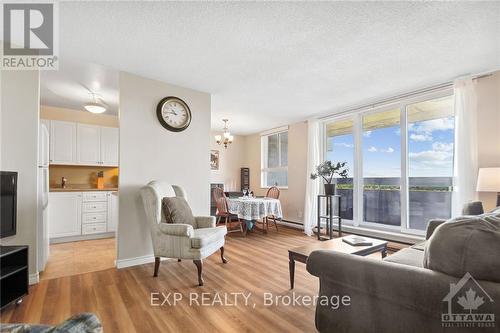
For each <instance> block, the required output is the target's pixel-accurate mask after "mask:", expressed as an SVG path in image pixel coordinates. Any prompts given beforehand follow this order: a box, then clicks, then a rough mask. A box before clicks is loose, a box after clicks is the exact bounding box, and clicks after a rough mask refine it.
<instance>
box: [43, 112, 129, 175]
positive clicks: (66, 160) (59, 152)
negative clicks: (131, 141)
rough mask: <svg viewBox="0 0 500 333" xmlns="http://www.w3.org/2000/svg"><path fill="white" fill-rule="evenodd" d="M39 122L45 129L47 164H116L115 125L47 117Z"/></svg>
mask: <svg viewBox="0 0 500 333" xmlns="http://www.w3.org/2000/svg"><path fill="white" fill-rule="evenodd" d="M40 122H41V123H43V124H45V125H46V126H47V128H48V129H49V135H50V137H49V141H50V143H49V145H50V152H49V155H50V157H49V162H50V164H62V165H98V166H109V167H117V166H118V162H119V161H118V159H119V157H118V156H119V155H118V154H119V153H118V151H119V140H120V139H119V130H118V128H115V127H104V126H96V125H89V124H82V123H74V122H68V121H59V120H47V119H40Z"/></svg>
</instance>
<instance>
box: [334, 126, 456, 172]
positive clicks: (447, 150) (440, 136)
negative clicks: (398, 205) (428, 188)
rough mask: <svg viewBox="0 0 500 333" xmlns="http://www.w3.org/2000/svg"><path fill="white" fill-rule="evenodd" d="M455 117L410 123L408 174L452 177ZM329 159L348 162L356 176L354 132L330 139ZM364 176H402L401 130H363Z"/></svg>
mask: <svg viewBox="0 0 500 333" xmlns="http://www.w3.org/2000/svg"><path fill="white" fill-rule="evenodd" d="M453 127H454V120H453V117H448V118H440V119H433V120H427V121H420V122H414V123H409V124H408V153H409V154H408V157H409V159H408V160H409V165H408V167H409V177H451V176H452V175H453V141H454V129H453ZM328 140H329V141H330V142H329V145H328V147H331V151H328V152H327V159H329V160H331V161H334V162H343V161H345V162H347V165H348V166H349V177H352V175H353V166H354V156H353V155H354V137H353V135H352V134H347V135H339V136H335V137H332V138H328ZM362 146H363V147H362V152H363V176H364V177H400V176H401V167H400V165H401V131H400V128H399V126H391V127H385V128H380V129H375V130H372V131H364V132H363V139H362Z"/></svg>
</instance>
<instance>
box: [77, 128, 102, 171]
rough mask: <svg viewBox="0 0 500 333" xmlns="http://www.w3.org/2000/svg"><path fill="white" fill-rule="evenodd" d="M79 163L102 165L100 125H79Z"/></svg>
mask: <svg viewBox="0 0 500 333" xmlns="http://www.w3.org/2000/svg"><path fill="white" fill-rule="evenodd" d="M77 134H78V135H77V140H76V142H77V151H78V154H77V155H78V164H81V165H102V160H101V128H100V127H99V126H94V125H87V124H78V125H77Z"/></svg>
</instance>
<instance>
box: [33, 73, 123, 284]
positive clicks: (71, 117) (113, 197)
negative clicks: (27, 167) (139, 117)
mask: <svg viewBox="0 0 500 333" xmlns="http://www.w3.org/2000/svg"><path fill="white" fill-rule="evenodd" d="M40 85H41V88H42V89H41V98H40V100H41V105H40V129H39V135H40V140H39V142H40V147H39V179H40V184H39V201H40V202H39V207H40V208H39V224H38V225H39V230H38V234H39V239H40V242H39V246H40V251H39V253H40V255H39V258H38V261H39V267H40V268H41V270H42V272H41V274H40V278H41V279H50V278H54V277H60V276H65V275H74V274H79V273H85V272H89V271H95V270H102V269H107V268H111V267H114V261H115V257H116V242H115V233H116V231H117V227H118V184H119V182H118V174H119V168H118V166H119V118H118V88H117V74H116V72H114V71H113V70H110V69H107V68H102V67H101V66H97V65H94V64H62V68H60V70H59V71H52V72H50V73H43V75H42V76H41V81H40ZM96 252H98V253H96Z"/></svg>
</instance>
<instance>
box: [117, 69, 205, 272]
mask: <svg viewBox="0 0 500 333" xmlns="http://www.w3.org/2000/svg"><path fill="white" fill-rule="evenodd" d="M119 83H120V176H119V179H120V180H119V182H120V194H119V195H120V208H119V217H120V221H119V225H118V264H119V266H120V262H122V263H123V262H130V261H128V260H133V259H134V258H141V257H142V258H144V257H148V258H149V256H151V259H152V254H153V252H152V247H151V237H150V231H149V226H148V225H147V223H146V216H145V213H144V207H143V204H142V201H141V198H140V194H139V190H140V188H141V187H142V186H144V185H146V184H147V183H148V182H149V181H151V180H155V179H156V180H165V181H167V182H170V183H172V184H176V185H180V186H182V187H183V188H184V189H185V190H186V192H187V196H188V201H189V204H190V206H191V208H192V210H193V213H194V214H195V215H209V198H210V187H209V184H210V164H209V160H210V156H209V150H210V143H209V140H208V138H209V134H210V94H207V93H203V92H199V91H195V90H191V89H187V88H182V87H178V86H174V85H170V84H167V83H163V82H159V81H155V80H150V79H146V78H143V77H139V76H135V75H132V74H129V73H124V72H121V73H120V79H119ZM166 96H177V97H179V98H181V99H183V100H184V101H185V102H186V103H187V104H188V106H189V108H190V109H191V113H192V121H191V125H190V126H189V128H188V129H186V130H185V131H183V132H179V133H174V132H170V131H168V130H166V129H165V128H163V127H162V126H161V125H160V123H159V122H158V119H157V117H156V106H157V104H158V102H159V101H160V100H161V99H162V98H163V97H166Z"/></svg>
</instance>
